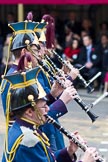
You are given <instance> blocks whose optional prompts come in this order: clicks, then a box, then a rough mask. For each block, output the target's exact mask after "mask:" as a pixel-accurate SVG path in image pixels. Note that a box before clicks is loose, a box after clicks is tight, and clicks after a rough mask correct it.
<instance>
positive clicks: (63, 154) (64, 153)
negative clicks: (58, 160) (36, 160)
mask: <svg viewBox="0 0 108 162" xmlns="http://www.w3.org/2000/svg"><path fill="white" fill-rule="evenodd" d="M60 155H61V157H62V159H63V161H68V162H76V159H77V158H76V155H75V154H73V159H74V160H72V159H71V158H70V156H69V154H68V152H67V148H64V149H62V150H61V152H60Z"/></svg>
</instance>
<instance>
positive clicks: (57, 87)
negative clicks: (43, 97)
mask: <svg viewBox="0 0 108 162" xmlns="http://www.w3.org/2000/svg"><path fill="white" fill-rule="evenodd" d="M63 91H64V88H62V87H61V86H60V84H59V83H58V82H57V81H55V82H54V83H53V85H52V87H51V91H50V93H51V95H52V96H53V97H54V98H56V97H58V96H59V95H61V93H62V92H63Z"/></svg>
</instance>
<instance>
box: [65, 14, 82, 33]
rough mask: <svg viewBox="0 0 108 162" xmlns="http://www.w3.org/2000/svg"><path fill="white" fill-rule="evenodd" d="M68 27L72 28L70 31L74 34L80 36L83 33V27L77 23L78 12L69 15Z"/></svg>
mask: <svg viewBox="0 0 108 162" xmlns="http://www.w3.org/2000/svg"><path fill="white" fill-rule="evenodd" d="M66 24H67V25H69V26H70V29H71V31H72V32H73V33H76V34H80V32H81V25H80V23H79V22H78V21H77V14H76V12H74V11H72V12H70V14H69V20H68V21H67V23H66Z"/></svg>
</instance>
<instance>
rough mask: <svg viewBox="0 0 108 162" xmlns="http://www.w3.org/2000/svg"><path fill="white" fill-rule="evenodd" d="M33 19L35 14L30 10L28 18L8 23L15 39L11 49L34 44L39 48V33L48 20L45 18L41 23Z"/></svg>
mask: <svg viewBox="0 0 108 162" xmlns="http://www.w3.org/2000/svg"><path fill="white" fill-rule="evenodd" d="M32 19H33V15H32V13H31V12H29V13H28V15H27V20H25V21H23V22H17V23H11V24H9V25H8V26H9V27H10V28H11V29H12V30H13V40H12V43H11V48H10V50H11V51H14V50H17V49H21V48H24V47H27V45H33V44H34V45H36V46H37V47H38V48H39V41H38V37H39V33H40V32H41V30H42V29H43V28H44V27H45V26H46V22H45V21H43V20H42V21H41V22H40V23H39V22H34V21H32ZM36 33H37V35H36Z"/></svg>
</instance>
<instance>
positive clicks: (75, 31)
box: [0, 12, 108, 91]
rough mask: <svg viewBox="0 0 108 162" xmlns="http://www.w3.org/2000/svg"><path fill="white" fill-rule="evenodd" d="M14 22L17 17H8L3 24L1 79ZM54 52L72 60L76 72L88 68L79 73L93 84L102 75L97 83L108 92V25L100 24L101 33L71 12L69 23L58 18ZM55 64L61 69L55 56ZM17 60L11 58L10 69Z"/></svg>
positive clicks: (11, 15)
mask: <svg viewBox="0 0 108 162" xmlns="http://www.w3.org/2000/svg"><path fill="white" fill-rule="evenodd" d="M12 22H15V18H14V14H13V13H8V15H7V21H6V23H5V24H2V23H1V24H0V25H1V28H0V66H1V68H0V69H1V75H2V74H3V73H4V68H5V65H6V60H7V57H8V47H9V41H10V37H11V34H12V31H11V29H9V28H8V24H9V23H12ZM55 36H56V38H55V50H56V52H57V53H58V54H59V55H60V56H62V57H63V59H66V60H69V61H70V62H71V63H72V65H74V66H75V67H76V68H80V67H82V66H83V65H85V68H83V69H82V70H81V71H80V73H81V75H82V76H83V77H84V78H85V79H86V80H90V79H91V78H92V77H93V76H94V75H95V74H96V73H97V72H99V71H102V75H101V77H99V78H98V79H97V80H96V81H97V82H95V84H96V85H94V86H96V88H97V89H98V90H99V89H100V88H101V87H102V88H103V89H102V90H104V91H108V23H107V22H105V21H104V22H102V23H101V24H99V31H98V32H96V27H95V26H93V24H92V21H91V20H89V19H83V20H82V22H78V21H77V14H76V13H75V12H70V13H69V16H68V17H67V19H66V20H60V19H59V18H58V17H55ZM52 59H53V61H54V62H55V63H56V65H57V66H58V67H60V64H59V62H58V61H57V58H56V57H54V56H53V58H52ZM12 61H14V57H13V56H12V55H11V56H10V57H9V63H8V68H9V67H10V65H11V63H12Z"/></svg>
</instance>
